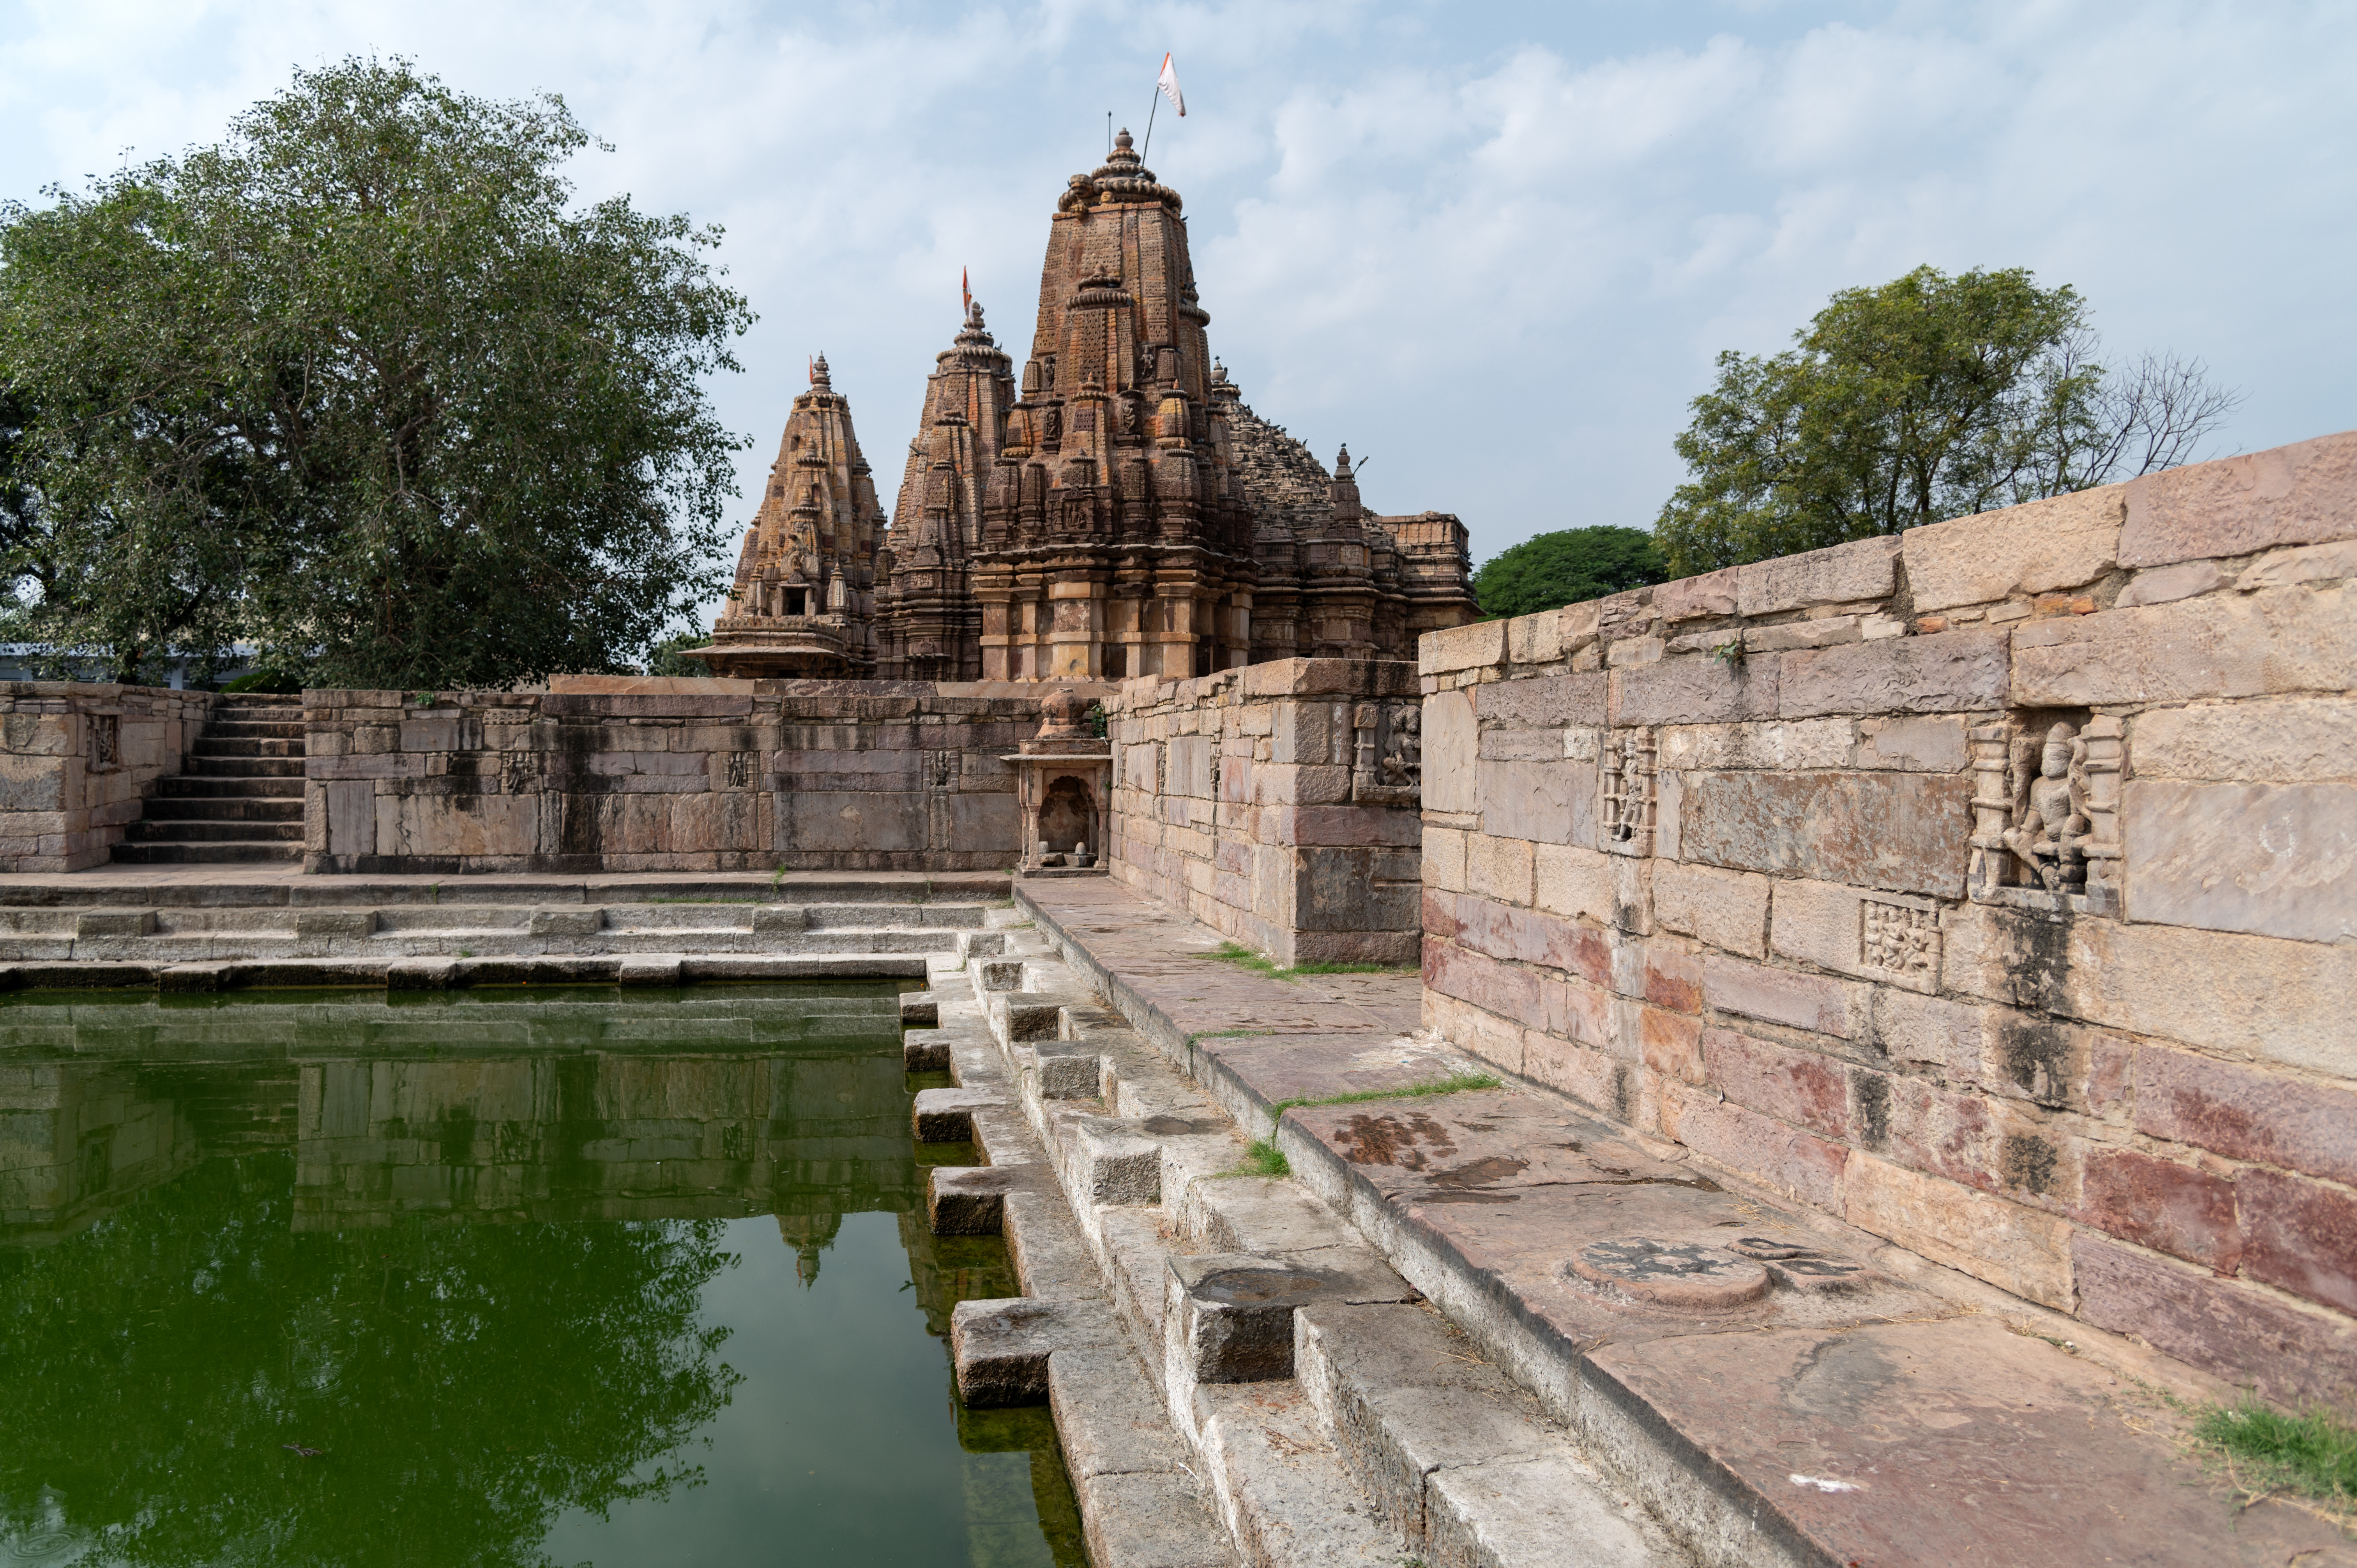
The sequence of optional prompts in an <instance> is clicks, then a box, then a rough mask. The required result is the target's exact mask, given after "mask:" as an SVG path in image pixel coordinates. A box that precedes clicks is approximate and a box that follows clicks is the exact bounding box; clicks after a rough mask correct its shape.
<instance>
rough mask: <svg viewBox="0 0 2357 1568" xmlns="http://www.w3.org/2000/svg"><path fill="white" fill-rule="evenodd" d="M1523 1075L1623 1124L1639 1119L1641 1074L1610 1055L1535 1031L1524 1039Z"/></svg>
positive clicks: (1528, 1032) (1525, 1035)
mask: <svg viewBox="0 0 2357 1568" xmlns="http://www.w3.org/2000/svg"><path fill="white" fill-rule="evenodd" d="M1523 1076H1524V1077H1526V1078H1528V1079H1531V1080H1532V1081H1533V1082H1534V1083H1543V1084H1544V1085H1546V1086H1547V1087H1548V1088H1549V1089H1555V1090H1562V1091H1563V1092H1564V1093H1566V1094H1568V1095H1570V1096H1571V1097H1572V1098H1573V1099H1574V1100H1577V1101H1580V1102H1581V1103H1582V1104H1586V1105H1591V1106H1594V1107H1595V1108H1596V1109H1598V1110H1599V1111H1601V1112H1605V1113H1606V1114H1607V1115H1609V1116H1618V1117H1619V1118H1620V1120H1622V1121H1623V1122H1627V1121H1631V1120H1632V1119H1633V1118H1634V1117H1635V1114H1636V1107H1637V1082H1636V1079H1637V1070H1636V1069H1635V1068H1633V1067H1631V1065H1630V1064H1629V1063H1627V1062H1625V1061H1620V1060H1618V1059H1616V1058H1613V1057H1612V1056H1610V1055H1609V1054H1608V1053H1607V1052H1604V1051H1600V1050H1591V1049H1588V1048H1587V1047H1583V1046H1578V1045H1575V1044H1573V1043H1571V1042H1570V1041H1568V1040H1561V1039H1557V1038H1556V1037H1555V1036H1553V1035H1550V1034H1546V1033H1544V1032H1543V1031H1541V1030H1537V1029H1532V1030H1529V1031H1527V1032H1526V1033H1525V1034H1524V1035H1523Z"/></svg>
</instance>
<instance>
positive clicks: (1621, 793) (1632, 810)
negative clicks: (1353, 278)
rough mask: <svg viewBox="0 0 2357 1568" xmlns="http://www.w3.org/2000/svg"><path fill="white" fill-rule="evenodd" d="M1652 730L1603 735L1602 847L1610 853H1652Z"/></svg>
mask: <svg viewBox="0 0 2357 1568" xmlns="http://www.w3.org/2000/svg"><path fill="white" fill-rule="evenodd" d="M1653 752H1654V746H1653V732H1652V730H1651V729H1646V728H1640V729H1631V730H1623V731H1621V732H1620V733H1618V734H1616V735H1612V736H1608V737H1606V739H1605V742H1604V746H1603V755H1602V756H1601V757H1600V758H1599V759H1598V761H1599V764H1600V769H1599V771H1600V774H1601V778H1600V784H1601V794H1602V801H1603V808H1604V809H1603V812H1602V819H1603V820H1602V822H1600V823H1599V828H1600V837H1601V840H1602V843H1603V847H1604V848H1605V849H1606V850H1607V851H1608V852H1609V853H1611V854H1637V855H1649V854H1652V853H1653V814H1654V799H1653Z"/></svg>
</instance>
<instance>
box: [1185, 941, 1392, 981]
mask: <svg viewBox="0 0 2357 1568" xmlns="http://www.w3.org/2000/svg"><path fill="white" fill-rule="evenodd" d="M1195 956H1196V957H1197V958H1211V959H1217V960H1219V961H1221V962H1222V963H1232V964H1234V965H1235V966H1236V967H1237V968H1238V969H1248V970H1250V971H1252V972H1254V974H1265V975H1266V976H1268V977H1269V978H1270V979H1271V980H1294V979H1297V978H1298V977H1300V976H1302V975H1305V974H1415V973H1418V972H1419V971H1417V970H1415V969H1409V968H1405V967H1403V966H1401V965H1398V964H1389V963H1297V964H1295V965H1294V966H1293V967H1292V968H1290V969H1288V968H1286V966H1285V965H1283V964H1281V963H1278V962H1276V961H1274V960H1272V959H1268V958H1265V957H1264V956H1262V955H1261V954H1259V953H1256V952H1254V950H1252V949H1250V948H1248V947H1246V946H1244V945H1243V943H1242V942H1222V943H1221V944H1220V945H1219V946H1218V947H1215V948H1213V949H1211V950H1210V951H1208V952H1200V953H1197V954H1196V955H1195Z"/></svg>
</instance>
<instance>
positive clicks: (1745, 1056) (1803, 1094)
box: [1701, 1029, 1850, 1140]
mask: <svg viewBox="0 0 2357 1568" xmlns="http://www.w3.org/2000/svg"><path fill="white" fill-rule="evenodd" d="M1701 1044H1702V1057H1703V1067H1704V1081H1706V1082H1707V1083H1710V1084H1713V1085H1716V1086H1717V1088H1719V1089H1721V1090H1725V1091H1726V1093H1727V1098H1728V1099H1729V1100H1732V1101H1736V1102H1737V1103H1738V1104H1741V1105H1744V1106H1748V1107H1749V1108H1750V1109H1751V1110H1754V1111H1758V1112H1762V1113H1764V1114H1766V1115H1770V1116H1773V1117H1775V1118H1777V1119H1778V1120H1779V1121H1781V1122H1792V1124H1794V1125H1796V1126H1801V1127H1806V1128H1809V1129H1810V1130H1811V1131H1813V1132H1817V1133H1824V1135H1825V1136H1826V1137H1829V1138H1838V1139H1844V1140H1846V1139H1847V1138H1848V1137H1849V1135H1850V1117H1849V1087H1848V1082H1847V1079H1846V1077H1845V1076H1844V1073H1843V1070H1842V1064H1841V1063H1839V1062H1837V1061H1835V1059H1834V1058H1831V1057H1824V1056H1819V1055H1818V1054H1817V1053H1815V1052H1814V1051H1798V1050H1794V1049H1792V1047H1789V1046H1780V1045H1777V1044H1775V1043H1774V1042H1772V1041H1769V1040H1755V1039H1753V1038H1752V1037H1751V1036H1749V1035H1738V1034H1737V1033H1736V1032H1735V1031H1734V1030H1732V1029H1705V1030H1703V1031H1702V1036H1701Z"/></svg>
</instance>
